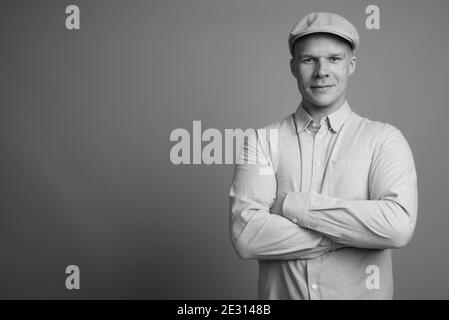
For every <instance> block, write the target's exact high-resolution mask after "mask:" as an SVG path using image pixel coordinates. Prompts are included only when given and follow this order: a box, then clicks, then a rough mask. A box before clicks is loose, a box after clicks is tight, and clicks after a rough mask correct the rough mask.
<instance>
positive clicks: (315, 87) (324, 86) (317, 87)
mask: <svg viewBox="0 0 449 320" xmlns="http://www.w3.org/2000/svg"><path fill="white" fill-rule="evenodd" d="M333 86H334V85H333V84H328V85H320V86H310V88H312V89H325V88H331V87H333Z"/></svg>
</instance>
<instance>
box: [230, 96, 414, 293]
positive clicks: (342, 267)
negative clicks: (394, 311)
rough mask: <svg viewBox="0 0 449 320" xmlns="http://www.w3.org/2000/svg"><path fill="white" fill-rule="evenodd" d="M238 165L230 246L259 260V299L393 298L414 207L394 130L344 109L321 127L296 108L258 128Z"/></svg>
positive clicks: (408, 155) (404, 149) (407, 153)
mask: <svg viewBox="0 0 449 320" xmlns="http://www.w3.org/2000/svg"><path fill="white" fill-rule="evenodd" d="M267 132H268V133H267ZM272 132H274V133H275V134H271V133H272ZM240 161H241V163H238V164H237V165H236V167H235V172H234V178H233V183H232V187H231V190H230V201H231V202H230V208H231V238H232V243H233V245H234V247H235V249H236V251H237V253H238V254H239V256H240V257H242V258H244V259H258V260H259V290H258V296H259V298H260V299H392V297H393V274H392V261H391V250H390V249H394V248H399V247H402V246H404V245H406V244H407V243H408V242H409V240H410V238H411V237H412V234H413V231H414V228H415V224H416V218H417V207H418V191H417V177H416V170H415V164H414V161H413V156H412V152H411V150H410V147H409V145H408V143H407V141H406V140H405V138H404V136H403V135H402V133H401V132H400V131H399V130H398V129H396V128H395V127H394V126H392V125H389V124H386V123H380V122H377V121H371V120H369V119H366V118H363V117H361V116H359V115H357V114H356V113H354V112H353V111H352V110H351V108H350V106H349V104H348V103H347V102H346V103H345V104H344V105H342V106H341V107H340V108H339V109H338V110H337V111H335V112H333V113H332V114H330V115H328V116H327V117H324V118H322V119H321V121H320V122H319V123H318V122H317V121H315V120H313V119H312V117H311V116H310V115H309V114H308V113H307V112H306V111H305V110H304V109H303V107H302V106H300V107H299V108H298V110H297V111H296V112H295V113H294V114H292V115H290V116H288V117H287V118H285V119H284V120H282V121H279V122H276V123H274V124H272V125H269V126H266V127H264V128H261V129H258V130H254V131H253V132H252V134H251V135H249V137H248V139H247V141H246V143H245V144H244V147H243V148H242V152H241V154H240ZM244 161H246V162H244Z"/></svg>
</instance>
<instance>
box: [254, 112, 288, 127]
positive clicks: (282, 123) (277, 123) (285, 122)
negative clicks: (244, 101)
mask: <svg viewBox="0 0 449 320" xmlns="http://www.w3.org/2000/svg"><path fill="white" fill-rule="evenodd" d="M294 127H295V124H294V121H293V114H289V115H287V116H285V117H284V118H283V119H281V120H277V121H274V122H271V123H269V124H265V125H262V126H261V127H259V128H258V129H257V131H264V130H291V129H294Z"/></svg>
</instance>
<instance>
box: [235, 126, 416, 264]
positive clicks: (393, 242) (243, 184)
mask: <svg viewBox="0 0 449 320" xmlns="http://www.w3.org/2000/svg"><path fill="white" fill-rule="evenodd" d="M257 143H258V142H257V138H256V137H254V136H253V137H250V139H248V142H247V143H246V144H245V145H244V148H243V156H244V157H246V159H248V158H251V157H255V156H257V157H259V158H260V157H266V154H265V153H264V151H263V149H262V148H260V147H258V146H257ZM260 166H261V165H260V164H257V163H256V164H237V165H236V168H235V172H234V179H233V183H232V187H231V191H230V208H231V239H232V242H233V244H234V247H235V249H236V251H237V253H238V254H239V255H240V256H241V257H242V258H246V259H308V258H314V257H317V256H320V255H322V254H324V253H326V252H328V251H332V250H336V249H338V248H341V247H348V246H349V247H357V248H367V249H387V248H398V247H402V246H404V245H405V244H407V243H408V241H409V240H410V238H411V236H412V234H413V231H414V228H415V224H416V217H417V206H418V200H417V199H418V194H417V179H416V171H415V165H414V161H413V156H412V153H411V151H410V147H409V146H408V144H407V142H406V140H405V138H404V137H403V136H402V134H401V133H400V131H399V130H397V129H395V131H393V132H392V133H391V134H389V135H388V137H387V138H386V140H385V141H384V142H383V143H382V145H381V146H380V147H379V150H378V151H377V153H376V154H375V156H374V159H373V163H372V166H371V169H370V174H369V190H370V200H344V199H340V198H335V197H329V196H326V195H322V194H318V193H314V192H310V193H309V192H289V193H286V194H284V195H282V196H280V197H276V189H277V185H276V177H275V175H267V174H263V175H262V174H260V172H261V171H260Z"/></svg>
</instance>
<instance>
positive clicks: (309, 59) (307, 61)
mask: <svg viewBox="0 0 449 320" xmlns="http://www.w3.org/2000/svg"><path fill="white" fill-rule="evenodd" d="M302 62H304V63H312V62H313V59H312V58H306V59H303V60H302Z"/></svg>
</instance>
